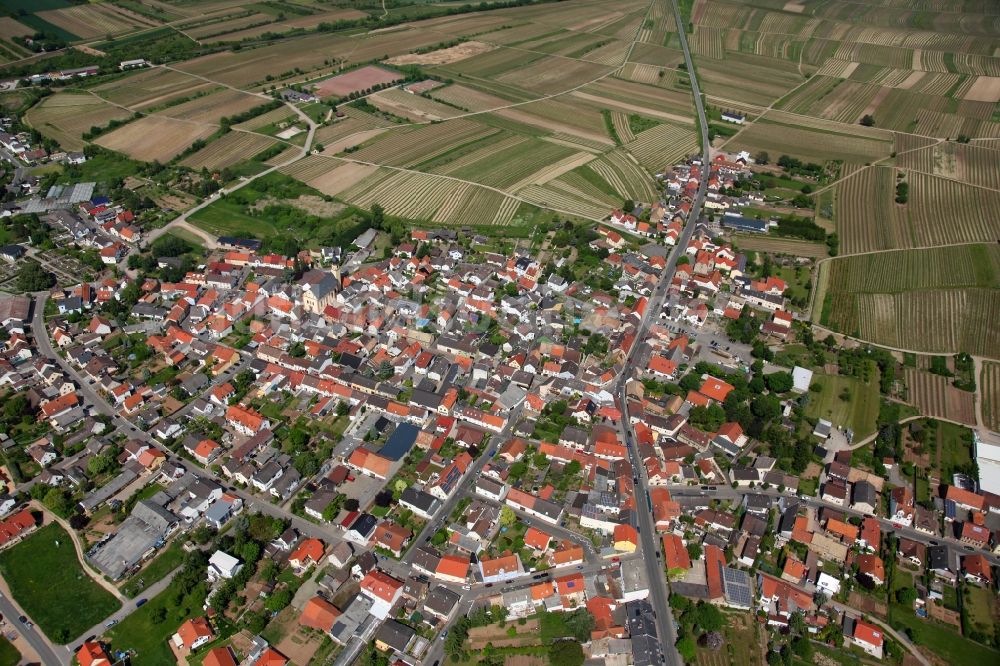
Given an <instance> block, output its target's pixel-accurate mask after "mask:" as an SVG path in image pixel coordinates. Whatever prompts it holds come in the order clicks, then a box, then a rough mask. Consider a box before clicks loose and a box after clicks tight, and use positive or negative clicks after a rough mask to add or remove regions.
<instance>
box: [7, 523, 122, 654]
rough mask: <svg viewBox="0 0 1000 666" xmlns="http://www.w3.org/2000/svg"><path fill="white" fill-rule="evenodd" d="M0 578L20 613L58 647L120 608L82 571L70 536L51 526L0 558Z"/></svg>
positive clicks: (110, 596) (114, 600) (64, 531)
mask: <svg viewBox="0 0 1000 666" xmlns="http://www.w3.org/2000/svg"><path fill="white" fill-rule="evenodd" d="M0 574H2V575H3V578H4V580H5V581H6V582H7V584H8V585H9V586H10V591H11V594H13V595H14V598H15V599H16V600H17V602H18V603H19V604H20V605H21V608H23V609H24V611H25V612H26V613H27V614H28V615H29V616H30V617H31V619H32V620H34V621H35V623H36V624H38V626H39V628H41V630H42V631H44V632H45V634H46V635H48V636H49V637H50V638H52V639H53V640H55V641H57V642H59V643H67V642H69V641H71V640H73V639H75V638H76V637H78V636H79V635H80V634H82V633H83V632H85V631H86V630H87V629H89V628H90V627H92V626H94V625H95V624H97V623H98V622H100V621H101V620H103V619H104V618H106V617H107V616H108V615H111V614H112V613H114V612H115V611H116V610H118V609H119V608H121V603H120V602H119V601H118V600H117V599H115V597H114V596H112V595H111V593H109V592H108V591H107V590H105V589H104V588H103V587H101V586H100V585H98V584H97V583H95V582H94V581H93V580H91V578H90V576H88V575H87V574H86V572H84V570H83V567H82V566H81V564H80V561H79V560H78V559H77V557H76V551H74V550H73V543H72V541H70V536H69V534H67V533H66V530H64V529H63V528H62V527H60V526H59V525H57V524H54V523H53V524H50V525H46V526H45V527H43V528H41V529H40V530H38V532H36V533H35V534H33V535H32V536H30V537H29V538H28V539H26V540H25V541H22V542H21V543H19V544H17V545H16V546H14V547H13V548H11V549H9V550H7V551H4V552H3V553H2V554H0Z"/></svg>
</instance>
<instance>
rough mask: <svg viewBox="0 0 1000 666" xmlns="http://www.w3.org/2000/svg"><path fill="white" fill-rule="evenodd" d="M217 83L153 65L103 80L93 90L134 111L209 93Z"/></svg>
mask: <svg viewBox="0 0 1000 666" xmlns="http://www.w3.org/2000/svg"><path fill="white" fill-rule="evenodd" d="M217 87H218V86H216V84H214V83H208V82H207V81H202V80H201V79H197V78H195V77H193V76H188V75H187V74H184V73H183V72H177V71H174V70H169V69H160V68H150V69H142V70H139V71H137V72H136V73H135V74H130V75H128V76H123V77H121V78H120V79H115V80H113V81H110V82H108V83H103V84H101V85H99V86H97V87H96V88H94V91H95V92H96V93H97V94H98V95H100V96H101V97H103V98H105V99H107V100H109V101H111V102H113V103H115V104H121V105H122V106H127V107H129V108H130V109H133V110H142V109H145V108H147V107H157V106H162V105H164V104H167V103H169V102H171V101H172V100H175V99H180V98H184V97H192V96H194V95H197V94H200V93H206V92H208V91H210V90H212V89H214V88H217Z"/></svg>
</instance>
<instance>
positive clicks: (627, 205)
mask: <svg viewBox="0 0 1000 666" xmlns="http://www.w3.org/2000/svg"><path fill="white" fill-rule="evenodd" d="M622 210H623V211H624V212H626V213H631V212H632V211H634V210H635V202H634V201H632V200H631V199H626V200H625V201H623V202H622Z"/></svg>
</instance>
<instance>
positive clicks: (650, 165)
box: [625, 123, 698, 171]
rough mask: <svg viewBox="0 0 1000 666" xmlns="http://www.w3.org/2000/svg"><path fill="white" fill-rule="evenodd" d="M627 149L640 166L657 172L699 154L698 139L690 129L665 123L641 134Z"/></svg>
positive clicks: (626, 146) (627, 145) (628, 144)
mask: <svg viewBox="0 0 1000 666" xmlns="http://www.w3.org/2000/svg"><path fill="white" fill-rule="evenodd" d="M625 148H626V149H627V150H628V152H630V153H632V154H633V155H635V158H636V159H637V160H638V161H639V164H641V165H642V166H644V167H646V168H647V169H649V170H650V171H657V170H659V169H663V168H664V167H666V166H667V165H670V164H674V163H675V162H677V161H678V160H680V159H681V158H684V157H687V156H688V155H690V154H692V153H694V152H697V150H698V137H697V135H696V134H695V133H694V130H693V129H692V128H690V127H681V126H680V125H674V124H673V123H663V124H662V125H657V126H656V127H653V128H651V129H648V130H645V131H644V132H639V134H637V135H636V137H635V140H634V141H630V142H628V143H627V144H625Z"/></svg>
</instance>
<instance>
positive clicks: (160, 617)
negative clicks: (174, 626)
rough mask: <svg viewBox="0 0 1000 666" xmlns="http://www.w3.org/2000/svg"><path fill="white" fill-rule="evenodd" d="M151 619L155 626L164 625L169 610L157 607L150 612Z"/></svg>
mask: <svg viewBox="0 0 1000 666" xmlns="http://www.w3.org/2000/svg"><path fill="white" fill-rule="evenodd" d="M149 619H150V621H151V622H152V623H153V624H162V623H163V622H164V621H165V620H166V619H167V609H166V608H164V607H163V606H157V607H156V608H154V609H153V610H152V611H151V612H150V614H149Z"/></svg>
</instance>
